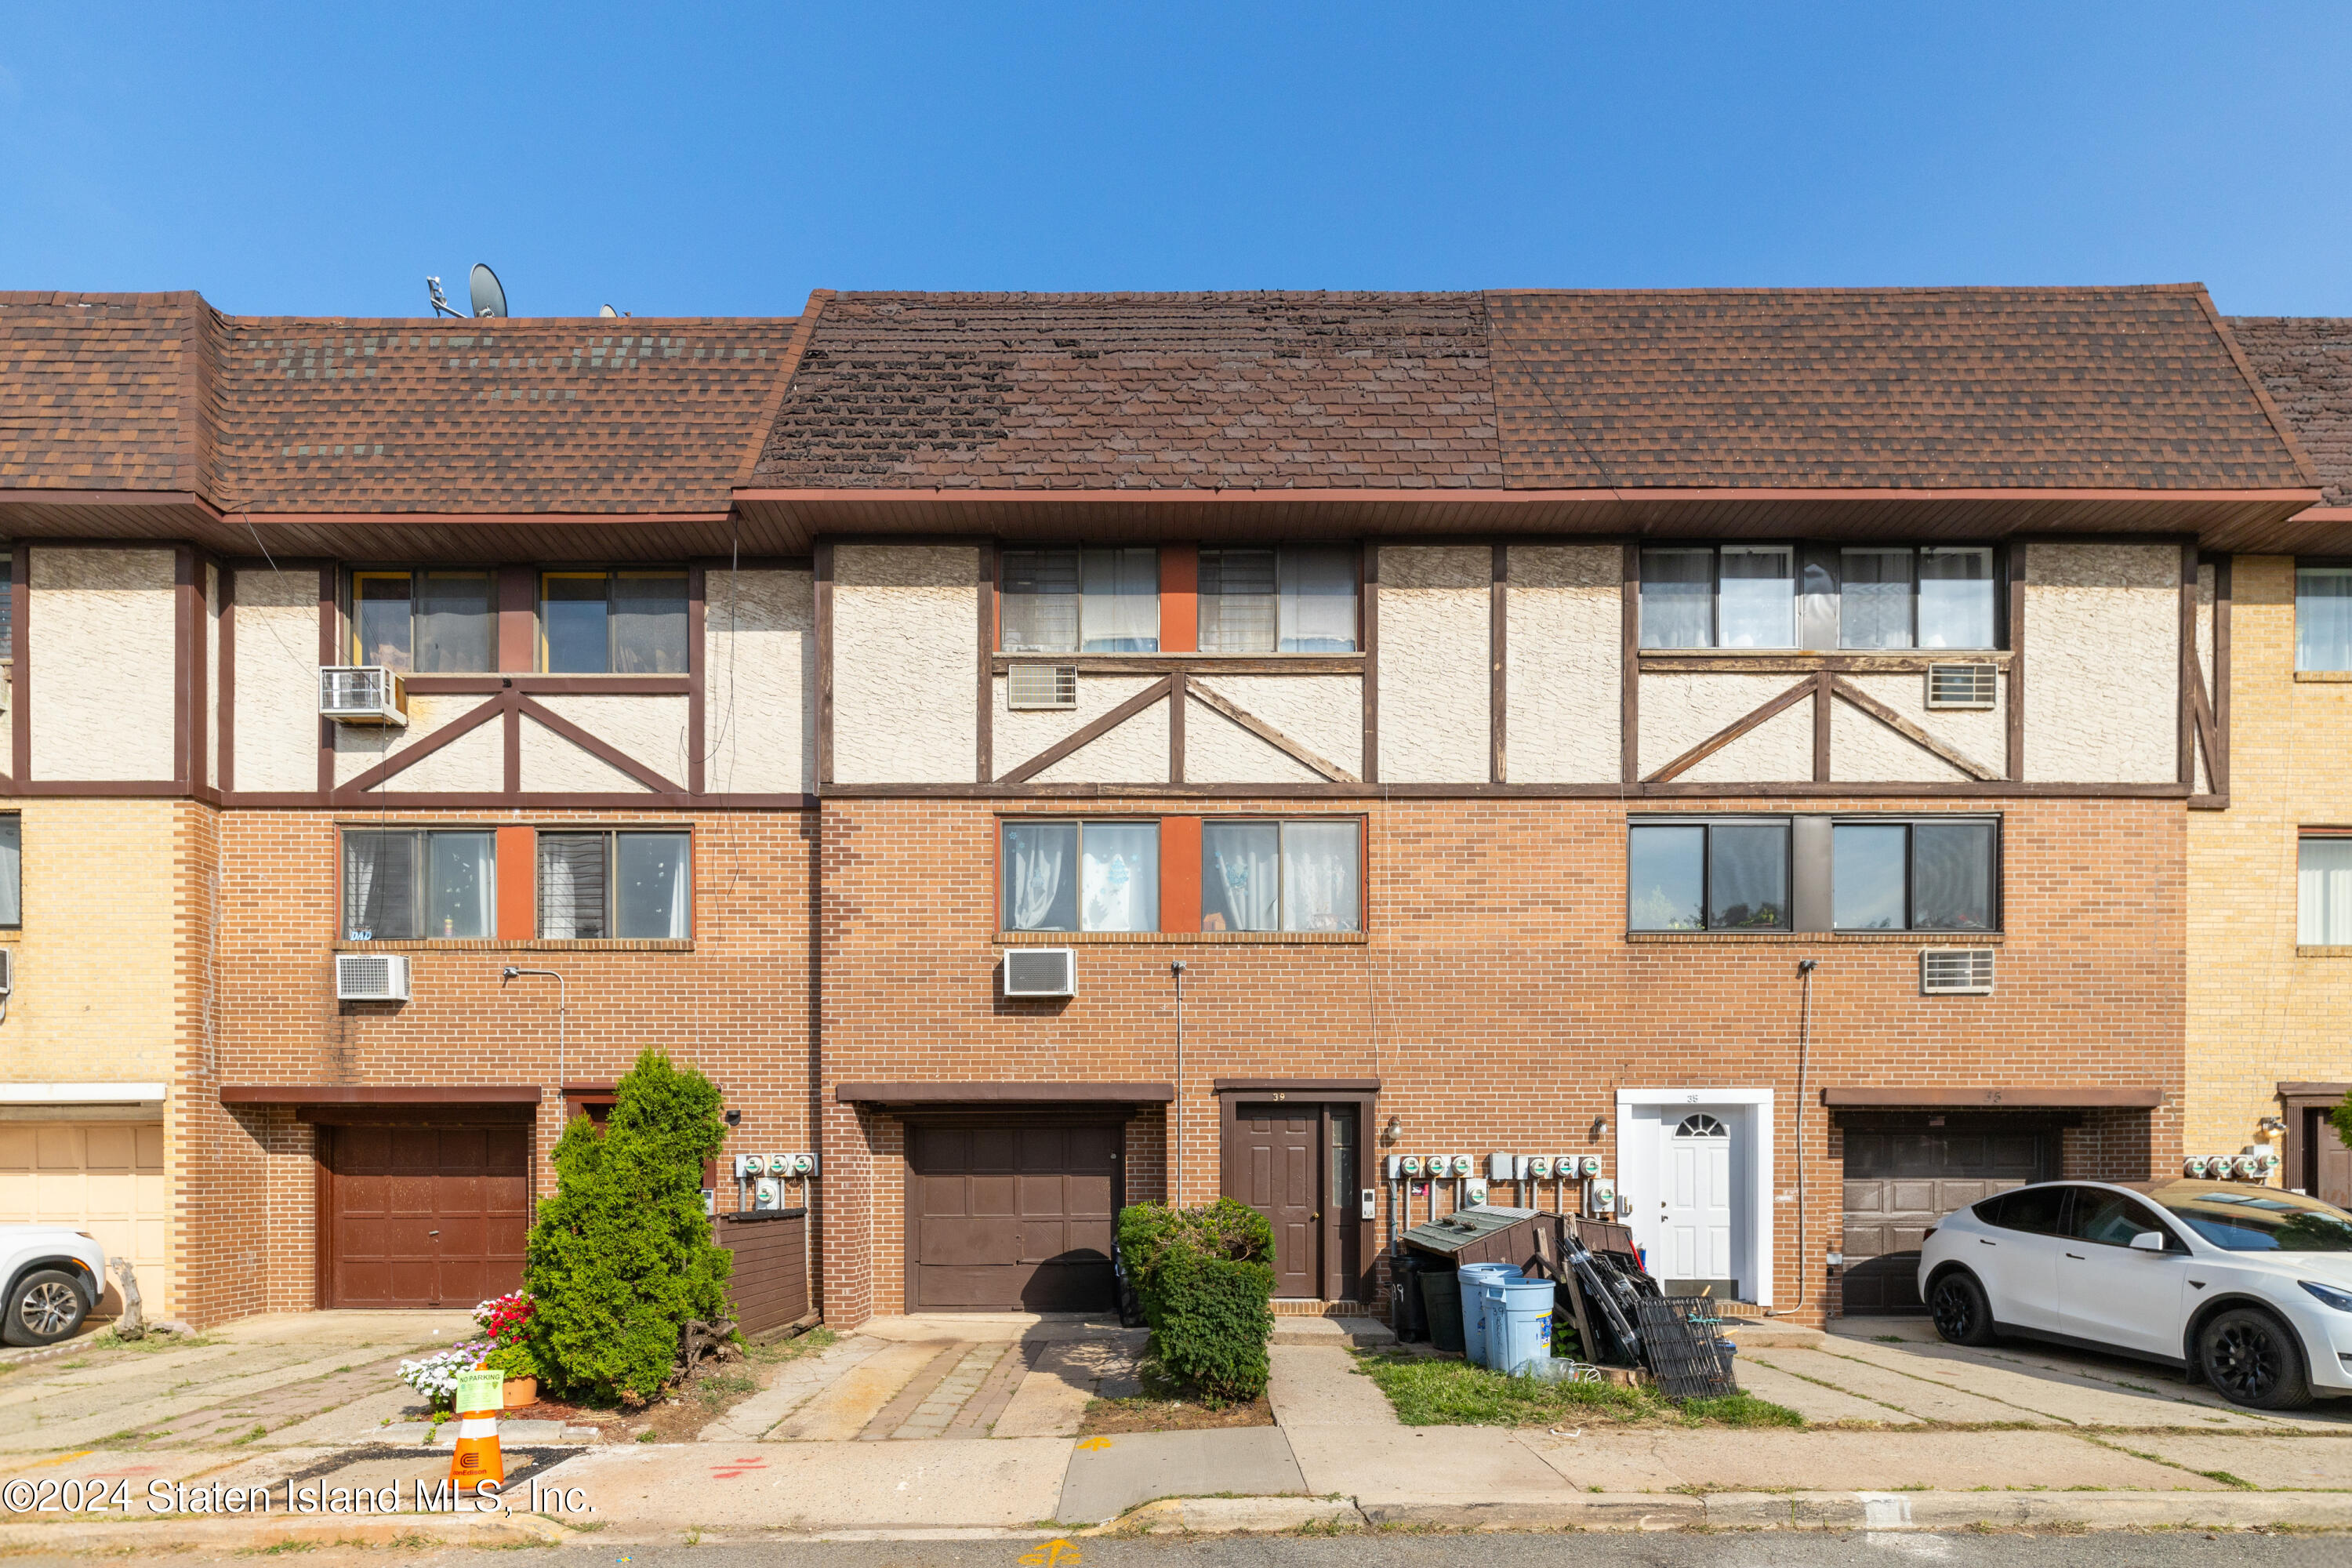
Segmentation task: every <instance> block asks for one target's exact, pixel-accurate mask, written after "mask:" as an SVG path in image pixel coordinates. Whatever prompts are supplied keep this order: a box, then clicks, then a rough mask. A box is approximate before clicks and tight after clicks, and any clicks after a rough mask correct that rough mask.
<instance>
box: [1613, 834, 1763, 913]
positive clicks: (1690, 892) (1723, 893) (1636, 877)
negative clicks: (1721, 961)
mask: <svg viewBox="0 0 2352 1568" xmlns="http://www.w3.org/2000/svg"><path fill="white" fill-rule="evenodd" d="M1626 837H1627V843H1626V925H1627V927H1628V929H1630V930H1633V931H1786V930H1788V929H1789V925H1790V921H1789V819H1788V818H1787V817H1785V816H1740V817H1725V818H1717V819H1714V820H1711V821H1704V822H1687V821H1674V822H1655V823H1652V822H1643V823H1635V824H1633V825H1632V826H1631V828H1630V829H1629V831H1628V833H1627V836H1626Z"/></svg>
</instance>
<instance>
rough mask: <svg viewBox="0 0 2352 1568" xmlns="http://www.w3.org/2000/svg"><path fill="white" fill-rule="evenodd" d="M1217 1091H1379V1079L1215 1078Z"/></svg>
mask: <svg viewBox="0 0 2352 1568" xmlns="http://www.w3.org/2000/svg"><path fill="white" fill-rule="evenodd" d="M1209 1089H1210V1091H1211V1092H1212V1093H1214V1094H1289V1093H1293V1092H1296V1093H1299V1094H1378V1093H1380V1091H1381V1080H1380V1079H1376V1078H1213V1079H1210V1080H1209Z"/></svg>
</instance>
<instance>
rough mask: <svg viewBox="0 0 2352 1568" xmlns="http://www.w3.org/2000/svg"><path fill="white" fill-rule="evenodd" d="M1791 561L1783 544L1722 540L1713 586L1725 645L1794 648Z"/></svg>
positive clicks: (1794, 585) (1794, 589) (1794, 594)
mask: <svg viewBox="0 0 2352 1568" xmlns="http://www.w3.org/2000/svg"><path fill="white" fill-rule="evenodd" d="M1794 566H1795V561H1794V559H1793V557H1792V555H1791V553H1790V550H1789V548H1788V546H1786V545H1782V544H1727V545H1725V546H1724V547H1723V570H1722V575H1721V580H1720V582H1719V584H1718V585H1717V617H1718V624H1719V626H1720V627H1721V630H1722V633H1723V646H1724V647H1796V646H1797V578H1796V574H1795V571H1794V569H1793V568H1794Z"/></svg>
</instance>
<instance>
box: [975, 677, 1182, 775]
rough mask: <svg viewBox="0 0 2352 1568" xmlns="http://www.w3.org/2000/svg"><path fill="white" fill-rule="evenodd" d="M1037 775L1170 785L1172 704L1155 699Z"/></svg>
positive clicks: (1032, 753) (1033, 753) (1000, 770)
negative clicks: (1169, 715)
mask: <svg viewBox="0 0 2352 1568" xmlns="http://www.w3.org/2000/svg"><path fill="white" fill-rule="evenodd" d="M1146 684H1147V685H1148V684H1150V683H1149V682H1146ZM1042 749H1043V748H1042V747H1041V748H1040V750H1042ZM1029 754H1030V755H1031V756H1034V755H1035V754H1036V753H1035V752H1031V753H1029ZM997 771H998V772H999V773H1002V772H1003V771H1004V770H1003V769H1002V768H1000V769H998V770H997ZM1036 778H1037V782H1038V783H1040V784H1166V783H1167V782H1168V704H1167V703H1166V702H1165V701H1160V702H1154V703H1153V704H1151V705H1150V707H1149V708H1146V709H1145V710H1143V711H1142V712H1140V713H1138V714H1136V715H1135V716H1134V717H1133V718H1131V719H1129V720H1128V721H1125V722H1124V723H1122V724H1120V725H1119V726H1118V728H1116V729H1114V730H1112V731H1110V732H1109V733H1108V734H1107V735H1097V737H1095V739H1093V740H1091V741H1089V742H1087V743H1086V744H1085V745H1083V746H1080V747H1079V748H1078V749H1077V750H1076V751H1075V752H1071V753H1070V754H1069V755H1068V756H1066V757H1064V758H1063V759H1062V760H1061V761H1060V762H1058V763H1055V764H1054V765H1053V766H1052V767H1050V768H1047V769H1046V770H1045V772H1043V773H1039V774H1037V775H1036Z"/></svg>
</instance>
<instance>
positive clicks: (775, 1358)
mask: <svg viewBox="0 0 2352 1568" xmlns="http://www.w3.org/2000/svg"><path fill="white" fill-rule="evenodd" d="M840 1338H841V1336H840V1335H839V1334H836V1333H835V1332H834V1331H832V1330H831V1329H828V1328H825V1327H824V1326H823V1325H821V1324H820V1325H819V1326H818V1327H816V1328H814V1329H811V1330H810V1331H808V1332H807V1333H804V1334H797V1335H795V1336H793V1338H791V1339H789V1340H772V1341H770V1342H768V1343H766V1344H763V1345H760V1344H747V1345H745V1346H744V1347H743V1359H744V1360H746V1361H754V1362H761V1363H776V1362H786V1361H798V1360H799V1359H800V1358H801V1357H803V1356H804V1355H814V1354H815V1353H816V1352H819V1351H821V1350H823V1349H824V1348H825V1347H826V1346H827V1345H830V1344H833V1343H835V1342H837V1341H839V1340H840Z"/></svg>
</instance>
